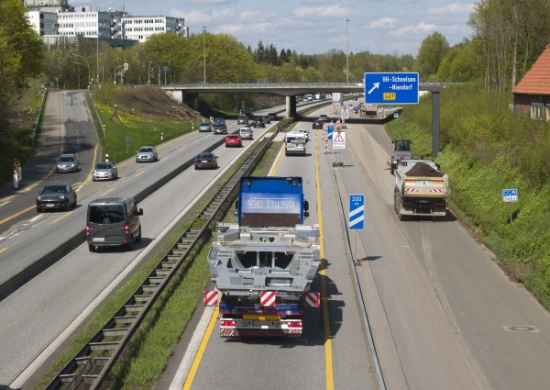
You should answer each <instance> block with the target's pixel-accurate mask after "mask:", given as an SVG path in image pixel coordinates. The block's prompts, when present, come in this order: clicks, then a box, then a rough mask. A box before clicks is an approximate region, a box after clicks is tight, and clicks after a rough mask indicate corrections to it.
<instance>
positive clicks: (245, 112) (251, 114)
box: [244, 109, 254, 119]
mask: <svg viewBox="0 0 550 390" xmlns="http://www.w3.org/2000/svg"><path fill="white" fill-rule="evenodd" d="M244 114H245V115H246V116H247V117H249V118H250V119H252V118H254V110H252V109H248V110H244Z"/></svg>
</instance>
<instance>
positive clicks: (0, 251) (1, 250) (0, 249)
mask: <svg viewBox="0 0 550 390" xmlns="http://www.w3.org/2000/svg"><path fill="white" fill-rule="evenodd" d="M7 250H8V248H0V253H2V252H5V251H7Z"/></svg>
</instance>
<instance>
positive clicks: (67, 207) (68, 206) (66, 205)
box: [65, 199, 71, 211]
mask: <svg viewBox="0 0 550 390" xmlns="http://www.w3.org/2000/svg"><path fill="white" fill-rule="evenodd" d="M70 208H71V205H70V204H69V199H67V200H66V201H65V211H69V210H70Z"/></svg>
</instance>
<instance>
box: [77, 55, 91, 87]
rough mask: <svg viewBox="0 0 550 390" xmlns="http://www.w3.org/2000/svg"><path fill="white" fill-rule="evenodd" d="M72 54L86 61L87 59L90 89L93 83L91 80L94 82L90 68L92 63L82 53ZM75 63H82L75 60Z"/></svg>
mask: <svg viewBox="0 0 550 390" xmlns="http://www.w3.org/2000/svg"><path fill="white" fill-rule="evenodd" d="M72 55H73V56H76V57H80V58H82V59H83V60H84V61H86V66H87V67H88V89H90V85H91V82H92V71H91V70H90V63H89V62H88V60H87V59H86V58H84V57H82V56H81V55H80V54H75V53H72ZM75 64H80V62H75Z"/></svg>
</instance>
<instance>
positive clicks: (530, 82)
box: [512, 45, 550, 121]
mask: <svg viewBox="0 0 550 390" xmlns="http://www.w3.org/2000/svg"><path fill="white" fill-rule="evenodd" d="M512 94H513V95H514V114H516V115H523V114H529V115H530V116H531V118H532V119H540V120H545V121H547V120H550V45H547V46H546V47H545V49H544V51H543V52H542V54H541V55H540V57H539V58H538V59H537V60H536V61H535V63H534V64H533V66H532V67H531V69H529V71H528V72H527V73H526V74H525V76H523V78H522V79H521V81H520V82H519V83H518V85H516V86H515V88H514V89H513V90H512Z"/></svg>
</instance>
